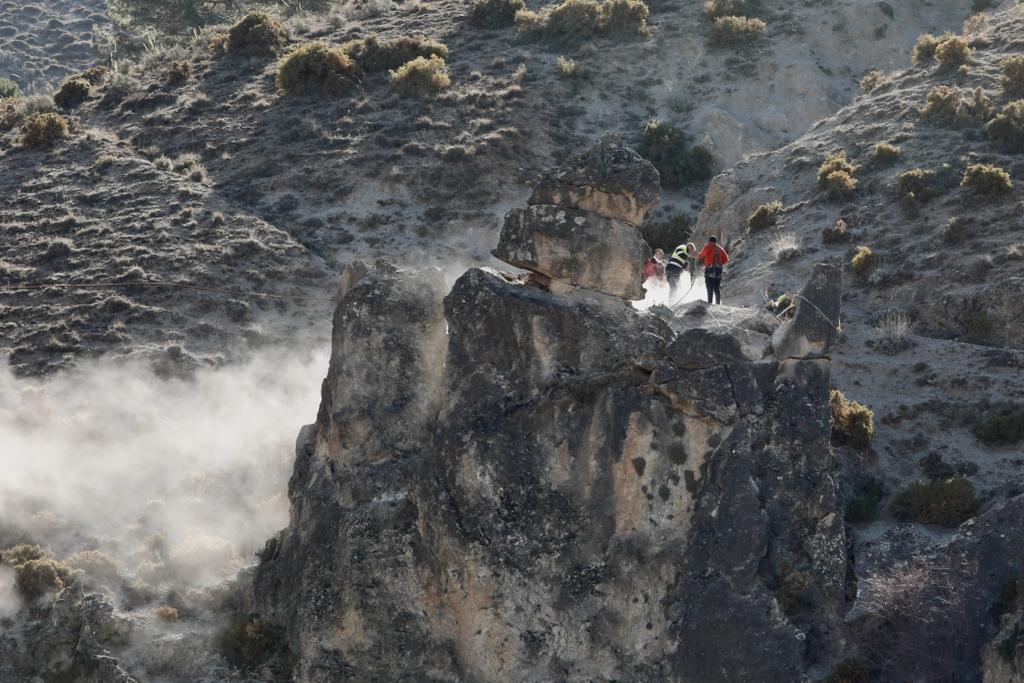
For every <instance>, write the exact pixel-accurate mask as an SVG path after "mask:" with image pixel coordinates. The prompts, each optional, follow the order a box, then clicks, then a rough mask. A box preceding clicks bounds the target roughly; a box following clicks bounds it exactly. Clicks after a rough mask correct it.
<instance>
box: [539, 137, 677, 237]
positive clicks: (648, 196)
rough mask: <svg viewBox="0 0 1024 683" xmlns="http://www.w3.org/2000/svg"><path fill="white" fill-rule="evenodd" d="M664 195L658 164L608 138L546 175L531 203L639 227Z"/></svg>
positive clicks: (542, 177) (615, 139)
mask: <svg viewBox="0 0 1024 683" xmlns="http://www.w3.org/2000/svg"><path fill="white" fill-rule="evenodd" d="M660 194H661V181H660V179H659V176H658V171H657V169H655V168H654V165H653V164H651V162H649V161H647V160H646V159H644V158H643V157H641V156H640V155H639V154H637V153H636V151H634V150H633V149H631V148H629V147H627V146H625V145H624V144H622V141H621V140H619V138H618V137H617V136H613V135H608V136H605V137H604V138H603V139H602V140H601V141H600V142H598V143H597V144H596V145H594V146H593V147H590V148H589V149H586V150H584V151H582V152H579V153H577V154H574V155H573V156H571V157H569V158H568V159H567V160H566V161H565V162H564V163H563V164H562V165H561V166H559V167H558V168H557V169H554V170H552V171H548V172H547V173H545V174H544V175H542V176H541V177H540V178H539V179H538V180H537V181H536V182H535V183H534V186H533V195H532V196H531V197H530V201H529V203H530V204H555V205H558V206H569V207H575V208H577V209H581V210H583V211H593V212H594V213H597V214H600V215H602V216H604V217H605V218H612V219H617V220H621V221H626V222H627V223H630V224H632V225H640V224H641V223H643V222H644V219H645V218H647V213H648V212H649V211H650V210H651V208H652V207H653V206H654V204H655V202H657V201H658V196H659V195H660Z"/></svg>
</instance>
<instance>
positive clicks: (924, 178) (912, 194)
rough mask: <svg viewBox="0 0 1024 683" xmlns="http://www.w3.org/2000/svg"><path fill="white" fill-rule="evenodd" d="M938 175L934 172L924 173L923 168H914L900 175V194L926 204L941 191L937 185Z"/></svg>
mask: <svg viewBox="0 0 1024 683" xmlns="http://www.w3.org/2000/svg"><path fill="white" fill-rule="evenodd" d="M938 176H939V174H938V173H936V172H935V171H926V170H924V169H923V168H914V169H911V170H909V171H907V172H905V173H903V174H901V175H900V179H899V187H900V192H902V193H903V195H904V196H905V197H907V198H908V199H915V200H917V201H921V202H926V201H928V200H929V199H931V198H933V197H935V196H936V195H938V194H939V192H940V191H941V188H940V187H939V185H938Z"/></svg>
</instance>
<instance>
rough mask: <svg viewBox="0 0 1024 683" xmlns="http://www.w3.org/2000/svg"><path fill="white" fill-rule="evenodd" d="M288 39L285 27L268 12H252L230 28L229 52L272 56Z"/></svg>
mask: <svg viewBox="0 0 1024 683" xmlns="http://www.w3.org/2000/svg"><path fill="white" fill-rule="evenodd" d="M287 41H288V33H287V32H286V31H285V30H284V27H283V26H281V24H280V23H279V22H278V21H277V20H276V19H274V18H273V17H272V16H270V15H269V14H267V13H266V12H251V13H249V14H247V15H245V16H244V17H242V19H241V20H240V21H239V22H238V23H236V24H235V25H234V26H232V27H231V28H230V29H229V30H228V35H227V41H226V42H225V44H224V46H225V49H226V50H227V52H229V53H230V54H235V55H243V56H247V57H272V56H273V55H274V54H275V53H276V52H277V50H278V49H280V48H281V47H283V46H284V44H285V43H286V42H287Z"/></svg>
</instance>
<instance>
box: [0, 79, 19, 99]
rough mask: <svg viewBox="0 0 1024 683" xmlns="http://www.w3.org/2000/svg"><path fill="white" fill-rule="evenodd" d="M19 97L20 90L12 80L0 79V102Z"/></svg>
mask: <svg viewBox="0 0 1024 683" xmlns="http://www.w3.org/2000/svg"><path fill="white" fill-rule="evenodd" d="M12 97H21V88H19V87H18V84H17V83H15V82H14V81H12V80H9V79H6V78H0V100H6V99H8V98H12Z"/></svg>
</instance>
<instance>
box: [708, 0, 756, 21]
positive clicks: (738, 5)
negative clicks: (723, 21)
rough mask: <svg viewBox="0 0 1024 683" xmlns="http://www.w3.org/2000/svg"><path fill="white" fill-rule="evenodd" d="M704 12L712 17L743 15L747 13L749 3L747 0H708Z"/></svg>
mask: <svg viewBox="0 0 1024 683" xmlns="http://www.w3.org/2000/svg"><path fill="white" fill-rule="evenodd" d="M704 13H705V14H707V15H708V17H710V18H711V19H718V18H719V17H742V16H745V15H746V14H747V3H746V0H707V2H705V3H704Z"/></svg>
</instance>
